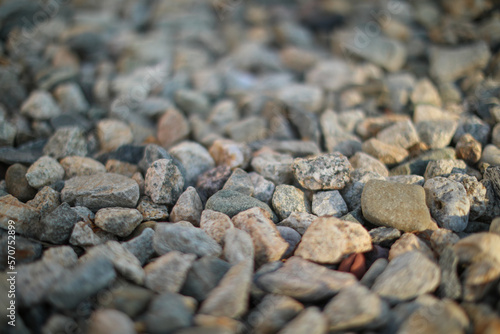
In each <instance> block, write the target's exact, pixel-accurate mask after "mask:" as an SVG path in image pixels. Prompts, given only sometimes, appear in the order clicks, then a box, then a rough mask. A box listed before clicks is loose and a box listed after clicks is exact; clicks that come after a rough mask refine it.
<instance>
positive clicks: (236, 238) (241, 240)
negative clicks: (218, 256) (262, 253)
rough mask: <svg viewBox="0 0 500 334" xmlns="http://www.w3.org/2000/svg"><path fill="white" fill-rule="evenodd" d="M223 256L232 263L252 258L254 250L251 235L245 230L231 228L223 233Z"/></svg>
mask: <svg viewBox="0 0 500 334" xmlns="http://www.w3.org/2000/svg"><path fill="white" fill-rule="evenodd" d="M223 241H224V258H225V259H226V260H227V261H228V262H229V263H230V264H232V265H235V264H236V263H238V262H240V261H243V260H247V259H251V260H253V259H254V256H255V251H254V246H253V240H252V237H251V236H250V235H249V234H248V233H247V232H245V231H243V230H240V229H238V228H232V229H229V230H227V231H226V233H225V235H224V239H223Z"/></svg>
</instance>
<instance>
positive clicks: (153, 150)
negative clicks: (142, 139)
mask: <svg viewBox="0 0 500 334" xmlns="http://www.w3.org/2000/svg"><path fill="white" fill-rule="evenodd" d="M160 159H172V156H171V155H170V154H168V153H167V151H166V150H165V149H164V148H163V147H161V146H159V145H156V144H148V145H146V147H144V152H143V154H142V158H141V160H140V161H139V163H138V164H137V166H139V168H140V169H141V171H142V172H143V173H146V172H147V171H148V168H149V167H150V166H151V164H152V163H153V162H155V161H156V160H160Z"/></svg>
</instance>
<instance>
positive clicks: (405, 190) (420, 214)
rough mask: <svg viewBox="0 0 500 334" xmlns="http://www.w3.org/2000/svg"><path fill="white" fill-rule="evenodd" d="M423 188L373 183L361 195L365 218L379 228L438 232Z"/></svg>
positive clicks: (367, 184)
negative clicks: (435, 230) (433, 230)
mask: <svg viewBox="0 0 500 334" xmlns="http://www.w3.org/2000/svg"><path fill="white" fill-rule="evenodd" d="M425 201H426V194H425V191H424V189H423V188H422V187H420V186H416V185H407V184H400V183H392V182H387V181H379V180H370V181H368V182H367V183H366V185H365V187H364V189H363V193H362V195H361V208H362V210H363V216H364V218H366V219H367V220H368V221H370V222H371V223H373V224H375V225H378V226H386V227H393V228H396V229H398V230H401V231H405V232H412V231H424V230H427V229H435V228H436V227H435V223H433V222H432V220H431V216H430V213H429V209H428V208H427V205H426V204H425V203H426V202H425Z"/></svg>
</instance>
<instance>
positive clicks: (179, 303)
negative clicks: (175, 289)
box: [145, 292, 194, 334]
mask: <svg viewBox="0 0 500 334" xmlns="http://www.w3.org/2000/svg"><path fill="white" fill-rule="evenodd" d="M193 313H194V309H192V305H191V298H188V297H184V296H182V295H179V294H177V293H172V292H167V293H163V294H161V295H159V296H157V297H156V298H154V299H153V301H152V302H151V304H150V305H149V307H148V310H147V312H146V314H145V323H146V328H147V331H148V332H149V333H151V334H162V333H172V332H174V331H177V330H179V329H181V328H184V327H189V326H190V325H191V324H192V321H193Z"/></svg>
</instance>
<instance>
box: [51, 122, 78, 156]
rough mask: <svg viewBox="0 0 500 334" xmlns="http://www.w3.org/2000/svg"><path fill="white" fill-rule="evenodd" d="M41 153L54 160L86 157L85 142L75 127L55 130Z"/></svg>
mask: <svg viewBox="0 0 500 334" xmlns="http://www.w3.org/2000/svg"><path fill="white" fill-rule="evenodd" d="M43 153H44V154H45V155H48V156H51V157H52V158H55V159H61V158H65V157H68V156H82V157H84V156H86V155H87V142H86V140H85V137H84V136H83V131H82V130H80V129H79V128H77V127H62V128H59V129H57V130H56V132H55V133H54V134H53V135H52V136H51V137H50V139H49V141H48V142H47V144H45V146H44V148H43Z"/></svg>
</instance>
